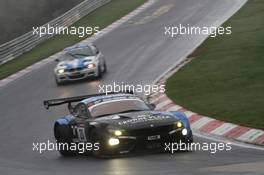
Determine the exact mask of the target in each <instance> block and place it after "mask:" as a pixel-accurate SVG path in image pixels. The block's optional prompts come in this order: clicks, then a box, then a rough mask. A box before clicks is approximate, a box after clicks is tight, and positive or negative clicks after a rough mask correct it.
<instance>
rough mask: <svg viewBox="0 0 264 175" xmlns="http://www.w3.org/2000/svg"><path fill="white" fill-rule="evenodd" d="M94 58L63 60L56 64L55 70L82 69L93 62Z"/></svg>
mask: <svg viewBox="0 0 264 175" xmlns="http://www.w3.org/2000/svg"><path fill="white" fill-rule="evenodd" d="M95 58H96V57H95V56H89V57H83V58H78V59H77V58H76V59H73V60H65V61H61V62H59V63H58V64H57V68H66V69H76V68H83V67H85V66H86V65H87V64H89V63H91V62H93V61H94V59H95Z"/></svg>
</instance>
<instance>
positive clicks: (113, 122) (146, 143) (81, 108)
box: [44, 93, 193, 156]
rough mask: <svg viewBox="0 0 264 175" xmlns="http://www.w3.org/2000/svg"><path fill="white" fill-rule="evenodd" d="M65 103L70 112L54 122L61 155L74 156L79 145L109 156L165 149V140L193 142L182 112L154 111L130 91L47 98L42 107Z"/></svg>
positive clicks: (87, 150) (94, 153)
mask: <svg viewBox="0 0 264 175" xmlns="http://www.w3.org/2000/svg"><path fill="white" fill-rule="evenodd" d="M65 103H68V109H69V111H70V115H68V116H65V117H62V118H60V119H58V120H57V121H56V122H55V125H54V134H55V138H56V140H57V144H60V145H63V149H62V148H61V147H60V149H59V151H60V153H61V154H62V155H64V156H69V155H75V154H76V153H77V152H78V149H80V147H79V146H80V144H81V145H82V147H81V148H85V151H82V152H81V153H83V152H91V153H92V154H93V155H95V156H112V155H120V154H127V153H136V152H138V151H147V150H164V144H165V143H166V142H167V143H171V142H173V143H175V142H177V143H178V142H180V141H181V142H184V143H189V142H192V141H193V136H192V131H191V128H190V124H189V122H188V119H187V118H186V116H185V115H184V114H183V113H181V112H161V111H155V110H154V108H155V107H154V105H151V104H148V103H146V102H145V101H143V100H142V99H140V98H139V97H138V96H136V95H133V94H131V93H111V94H108V95H106V94H95V95H86V96H79V97H71V98H63V99H54V100H47V101H44V106H45V107H46V108H47V109H48V108H49V107H50V106H56V105H62V104H65ZM73 103H77V104H75V105H72V104H73ZM76 145H77V146H76ZM76 148H77V149H76ZM79 153H80V152H79Z"/></svg>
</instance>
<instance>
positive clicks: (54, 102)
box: [43, 91, 134, 109]
mask: <svg viewBox="0 0 264 175" xmlns="http://www.w3.org/2000/svg"><path fill="white" fill-rule="evenodd" d="M114 94H134V93H133V92H132V91H126V92H109V93H107V94H106V93H100V94H91V95H83V96H76V97H68V98H59V99H51V100H44V102H43V104H44V107H45V108H46V109H49V107H51V106H59V105H62V104H66V103H68V105H70V104H71V103H74V102H79V101H82V100H84V99H87V98H91V97H97V96H104V95H114Z"/></svg>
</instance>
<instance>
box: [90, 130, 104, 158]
mask: <svg viewBox="0 0 264 175" xmlns="http://www.w3.org/2000/svg"><path fill="white" fill-rule="evenodd" d="M91 143H92V144H93V145H94V144H95V143H99V145H100V146H101V143H100V139H99V135H98V134H97V132H96V131H95V130H92V132H91ZM100 146H99V150H94V149H93V150H92V151H91V154H92V156H94V157H97V158H100V157H102V156H103V153H102V152H103V151H102V149H101V147H100Z"/></svg>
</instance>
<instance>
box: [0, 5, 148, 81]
mask: <svg viewBox="0 0 264 175" xmlns="http://www.w3.org/2000/svg"><path fill="white" fill-rule="evenodd" d="M146 1H147V0H133V1H124V0H112V1H111V2H110V3H108V4H106V5H105V6H103V7H100V8H98V9H96V10H95V11H94V12H92V13H90V14H88V15H87V16H85V17H83V18H82V19H80V20H79V21H77V22H76V23H75V24H73V26H76V27H78V26H82V27H86V26H91V27H96V26H99V27H100V29H103V28H105V27H106V26H108V25H110V24H111V23H113V22H114V21H116V20H118V19H120V18H121V17H123V16H125V15H126V14H128V13H129V12H131V11H133V10H134V9H136V8H137V7H138V6H140V5H142V4H143V3H144V2H146ZM86 37H89V36H86ZM83 39H85V38H79V37H78V35H57V36H55V37H53V38H51V39H48V40H47V41H45V42H43V43H41V44H40V45H38V46H37V47H35V48H34V49H32V50H31V51H29V52H27V53H25V54H23V55H21V56H19V57H18V58H17V59H15V60H12V61H10V62H8V63H6V64H4V65H2V66H0V79H3V78H5V77H7V76H9V75H11V74H13V73H15V72H17V71H19V70H22V69H24V68H26V67H28V66H30V65H32V64H34V63H36V62H38V61H40V60H42V59H45V58H47V57H49V56H51V55H53V54H54V53H56V52H59V51H61V50H62V49H64V48H65V47H68V46H71V45H73V44H75V43H77V42H79V41H81V40H83Z"/></svg>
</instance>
